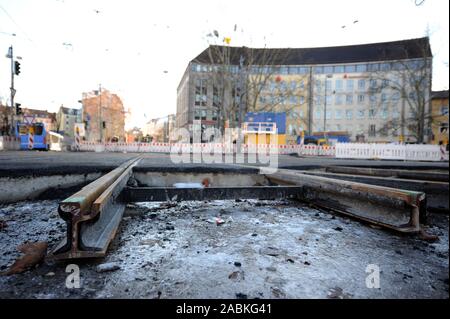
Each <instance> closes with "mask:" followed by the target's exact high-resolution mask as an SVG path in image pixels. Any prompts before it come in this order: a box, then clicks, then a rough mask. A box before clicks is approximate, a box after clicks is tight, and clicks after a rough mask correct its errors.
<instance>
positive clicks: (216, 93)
mask: <svg viewBox="0 0 450 319" xmlns="http://www.w3.org/2000/svg"><path fill="white" fill-rule="evenodd" d="M213 106H214V107H219V106H220V96H219V88H218V87H217V86H214V87H213Z"/></svg>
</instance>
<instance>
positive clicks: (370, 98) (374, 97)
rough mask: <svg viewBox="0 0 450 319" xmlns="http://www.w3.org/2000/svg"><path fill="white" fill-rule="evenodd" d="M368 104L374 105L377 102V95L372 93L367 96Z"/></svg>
mask: <svg viewBox="0 0 450 319" xmlns="http://www.w3.org/2000/svg"><path fill="white" fill-rule="evenodd" d="M369 100H370V104H372V105H375V104H376V103H377V96H376V95H374V94H372V95H370V96H369Z"/></svg>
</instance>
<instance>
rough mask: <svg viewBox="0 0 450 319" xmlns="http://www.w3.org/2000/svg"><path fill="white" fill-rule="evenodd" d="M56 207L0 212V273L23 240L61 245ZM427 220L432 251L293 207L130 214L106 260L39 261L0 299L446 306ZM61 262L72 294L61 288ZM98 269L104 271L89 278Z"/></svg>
mask: <svg viewBox="0 0 450 319" xmlns="http://www.w3.org/2000/svg"><path fill="white" fill-rule="evenodd" d="M58 203H59V200H44V201H24V202H18V203H12V204H3V205H1V206H0V219H1V220H4V221H5V222H6V224H7V226H6V227H4V228H3V229H2V230H1V231H0V268H1V269H0V271H5V270H6V269H7V268H8V267H9V266H10V265H11V264H12V263H13V262H14V261H15V260H16V258H17V257H18V256H19V255H20V253H19V252H18V251H17V250H16V247H17V246H18V245H20V244H22V243H23V242H26V241H47V242H48V243H49V245H50V247H52V246H53V245H55V244H56V243H57V242H58V241H59V240H61V239H62V238H63V236H64V235H65V223H64V221H63V220H61V219H60V218H59V215H58V213H57V207H58ZM218 217H219V219H218ZM218 221H219V224H218ZM430 222H431V225H432V226H430V227H429V228H428V232H429V233H431V234H435V235H438V236H439V241H437V242H435V243H429V242H426V241H423V240H421V239H419V238H417V237H414V236H398V235H396V234H393V233H391V232H388V231H385V230H382V229H378V228H373V227H370V226H368V225H365V224H362V223H360V222H359V221H356V220H352V219H348V218H345V217H342V216H339V215H335V214H332V213H329V212H324V211H321V210H318V209H316V208H313V207H308V206H306V205H305V204H303V203H299V202H297V201H293V200H278V201H257V200H224V201H207V202H203V201H193V202H180V203H167V202H165V203H160V202H157V203H136V204H129V205H128V206H127V209H126V211H125V215H124V218H123V220H122V223H121V226H120V228H119V231H118V234H117V236H116V238H115V239H114V241H113V243H112V245H111V247H110V249H109V252H108V254H107V257H106V258H105V259H97V260H84V261H71V262H54V261H51V260H46V261H45V262H44V263H43V264H41V265H40V266H38V267H36V268H35V269H32V270H30V271H27V272H25V273H22V274H17V275H12V276H0V299H1V298H248V299H253V298H260V299H264V298H448V297H449V292H448V288H449V286H448V284H449V267H448V266H449V255H448V231H449V229H448V227H449V220H448V215H447V214H431V216H430ZM70 263H76V264H77V266H78V267H79V269H80V278H81V282H80V288H72V289H69V288H67V287H66V278H67V276H68V275H69V273H66V266H67V265H68V264H70ZM105 263H107V264H109V266H111V265H113V266H114V267H109V269H110V270H111V269H112V270H111V271H100V272H99V270H100V269H98V267H99V265H103V264H105ZM369 264H371V265H377V266H378V267H379V269H380V288H379V289H377V288H367V286H366V278H367V276H368V273H367V272H366V269H367V266H368V265H369ZM100 268H101V267H100ZM106 268H107V267H106Z"/></svg>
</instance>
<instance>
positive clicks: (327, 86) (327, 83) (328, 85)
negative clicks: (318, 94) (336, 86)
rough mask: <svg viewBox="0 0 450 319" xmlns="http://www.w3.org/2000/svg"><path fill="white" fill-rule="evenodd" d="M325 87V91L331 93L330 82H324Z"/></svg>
mask: <svg viewBox="0 0 450 319" xmlns="http://www.w3.org/2000/svg"><path fill="white" fill-rule="evenodd" d="M325 85H326V89H327V91H331V80H326V81H325Z"/></svg>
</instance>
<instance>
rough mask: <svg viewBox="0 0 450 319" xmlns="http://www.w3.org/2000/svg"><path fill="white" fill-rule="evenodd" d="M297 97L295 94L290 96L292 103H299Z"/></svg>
mask: <svg viewBox="0 0 450 319" xmlns="http://www.w3.org/2000/svg"><path fill="white" fill-rule="evenodd" d="M297 101H298V100H297V97H296V96H295V95H291V96H290V97H289V102H290V103H291V104H297Z"/></svg>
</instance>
